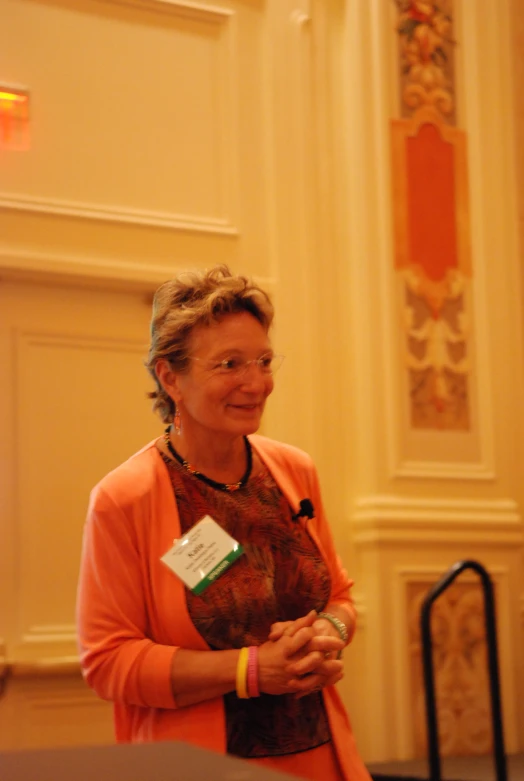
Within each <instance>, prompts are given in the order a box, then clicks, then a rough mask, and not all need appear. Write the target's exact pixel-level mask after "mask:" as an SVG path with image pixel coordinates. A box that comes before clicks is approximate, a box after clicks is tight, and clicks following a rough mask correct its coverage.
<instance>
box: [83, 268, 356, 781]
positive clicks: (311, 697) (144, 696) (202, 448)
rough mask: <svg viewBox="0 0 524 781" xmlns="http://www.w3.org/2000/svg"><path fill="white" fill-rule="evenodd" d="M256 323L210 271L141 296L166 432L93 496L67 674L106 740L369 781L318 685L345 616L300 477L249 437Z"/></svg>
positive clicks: (263, 349)
mask: <svg viewBox="0 0 524 781" xmlns="http://www.w3.org/2000/svg"><path fill="white" fill-rule="evenodd" d="M272 320H273V308H272V305H271V302H270V300H269V298H268V296H267V295H266V294H265V293H264V292H263V291H262V290H261V289H260V288H259V287H257V286H256V285H254V284H252V283H251V282H249V281H248V280H247V279H245V278H244V277H241V276H234V275H232V274H231V273H230V271H229V270H228V269H227V267H225V266H221V267H217V268H215V269H212V270H211V271H209V272H207V273H193V274H189V273H188V274H184V275H181V276H180V277H178V278H177V279H175V280H173V281H171V282H167V283H165V284H164V285H162V286H161V287H160V288H159V290H158V291H157V293H156V295H155V300H154V306H153V318H152V324H151V346H150V351H149V359H148V364H147V366H148V369H149V371H150V373H151V375H152V377H153V379H154V381H155V384H156V390H155V391H154V392H152V393H151V394H150V395H151V397H152V398H153V399H154V408H155V410H157V411H158V412H159V413H160V416H161V417H162V419H163V421H164V422H165V423H167V424H168V427H167V429H166V431H165V434H164V436H162V437H160V438H159V439H157V440H156V441H154V442H152V443H150V444H148V445H146V447H144V448H143V449H142V450H140V451H139V452H138V453H136V454H135V455H134V456H132V457H131V458H130V459H129V460H128V461H126V462H125V463H124V464H122V465H121V466H119V467H118V468H117V469H115V470H114V471H113V472H111V473H110V474H109V475H107V476H106V477H105V478H104V479H103V480H102V481H101V482H100V484H99V485H98V486H97V487H96V488H95V489H94V491H93V492H92V495H91V502H90V506H89V512H88V517H87V523H86V528H85V535H84V547H83V555H82V564H81V573H80V585H79V595H78V624H79V636H80V647H81V663H82V669H83V671H84V675H85V678H86V680H87V682H88V683H89V684H90V685H91V686H92V687H93V688H94V689H95V691H96V692H97V693H98V694H99V695H100V696H101V697H103V698H104V699H107V700H112V701H113V702H114V714H115V728H116V736H117V740H119V741H152V740H169V739H173V740H182V741H187V742H190V743H195V744H198V745H200V746H202V747H206V748H209V749H213V750H216V751H219V752H223V753H224V752H228V753H230V754H233V755H236V756H239V757H242V758H244V759H246V760H248V761H252V762H257V763H258V764H261V765H265V766H267V767H271V768H275V769H279V770H281V771H283V772H289V773H293V774H295V775H298V776H302V777H304V778H309V779H317V781H341V780H342V779H345V781H368V779H369V776H368V774H367V771H366V769H365V768H364V766H363V764H362V762H361V760H360V758H359V756H358V754H357V751H356V749H355V746H354V741H353V737H352V733H351V728H350V725H349V722H348V719H347V716H346V714H345V711H344V708H343V706H342V703H341V701H340V699H339V697H338V694H337V692H336V689H335V687H334V684H335V683H336V682H337V681H338V680H340V678H341V677H342V664H343V663H342V660H341V658H340V656H341V652H342V649H343V647H344V646H345V645H346V644H347V643H348V642H349V640H350V639H351V637H352V635H353V632H354V628H355V610H354V607H353V603H352V601H351V599H350V597H349V589H350V587H351V582H350V581H349V580H348V578H347V575H346V573H345V571H344V570H343V569H342V568H341V565H340V562H339V560H338V558H337V556H336V553H335V551H334V548H333V542H332V538H331V534H330V531H329V528H328V526H327V523H326V520H325V518H324V513H323V509H322V502H321V497H320V492H319V486H318V482H317V477H316V472H315V468H314V466H313V464H312V462H311V460H310V458H309V457H308V456H307V455H306V454H305V453H303V452H302V451H299V450H297V449H296V448H294V447H290V446H288V445H284V444H281V443H278V442H275V441H273V440H270V439H267V438H265V437H260V436H257V435H255V432H256V431H257V429H258V428H259V425H260V420H261V417H262V413H263V411H264V406H265V402H266V399H267V397H268V396H269V394H270V393H271V391H272V390H273V375H274V372H275V371H276V369H277V368H278V366H279V364H280V363H281V361H282V357H281V356H278V355H275V354H274V352H273V349H272V346H271V342H270V339H269V329H270V326H271V323H272Z"/></svg>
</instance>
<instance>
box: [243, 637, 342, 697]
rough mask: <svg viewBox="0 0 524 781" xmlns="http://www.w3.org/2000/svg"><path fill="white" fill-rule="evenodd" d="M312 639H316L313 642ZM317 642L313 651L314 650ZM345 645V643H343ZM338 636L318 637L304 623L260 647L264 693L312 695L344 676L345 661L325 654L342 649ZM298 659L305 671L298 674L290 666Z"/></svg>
mask: <svg viewBox="0 0 524 781" xmlns="http://www.w3.org/2000/svg"><path fill="white" fill-rule="evenodd" d="M312 641H313V642H312ZM311 644H313V645H314V650H310V649H311ZM342 645H343V644H342ZM340 646H341V641H340V640H339V639H337V638H336V637H328V636H325V637H318V636H316V635H315V631H314V629H313V628H312V627H308V626H304V627H302V628H300V629H298V631H296V632H295V633H294V634H293V636H292V637H289V636H288V635H286V634H283V635H282V636H281V637H280V638H279V639H278V640H276V641H274V640H273V641H268V642H266V643H263V645H261V646H259V648H258V680H259V688H260V691H261V692H263V693H265V694H299V696H304V695H306V694H310V693H311V692H312V691H315V690H316V689H318V688H321V687H322V686H324V685H326V684H327V683H332V682H335V680H338V679H339V677H341V676H342V662H339V661H337V660H335V659H327V658H326V654H328V655H329V654H332V652H333V651H337V652H338V651H339V650H340ZM297 662H300V667H301V669H302V670H303V671H304V674H302V675H300V676H297V675H294V674H292V673H290V671H289V668H290V666H291V667H292V666H293V665H294V664H296V663H297Z"/></svg>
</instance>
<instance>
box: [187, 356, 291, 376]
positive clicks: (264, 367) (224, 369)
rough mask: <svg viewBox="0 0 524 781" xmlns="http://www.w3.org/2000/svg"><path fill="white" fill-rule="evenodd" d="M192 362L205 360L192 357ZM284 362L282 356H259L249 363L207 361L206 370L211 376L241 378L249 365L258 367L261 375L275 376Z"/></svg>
mask: <svg viewBox="0 0 524 781" xmlns="http://www.w3.org/2000/svg"><path fill="white" fill-rule="evenodd" d="M191 360H193V361H205V360H206V359H205V358H196V357H193V358H192V359H191ZM283 360H284V356H283V355H273V354H268V355H261V356H260V358H252V359H251V360H250V361H246V360H244V358H224V359H223V360H222V361H207V363H208V366H207V368H208V370H209V371H211V372H213V374H224V375H226V376H228V377H243V376H244V375H245V374H247V371H248V369H249V367H250V366H251V364H255V365H256V366H258V368H259V369H260V371H261V372H262V374H275V372H276V371H277V370H278V369H280V367H281V366H282V362H283Z"/></svg>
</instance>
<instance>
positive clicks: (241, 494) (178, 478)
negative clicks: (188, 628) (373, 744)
mask: <svg viewBox="0 0 524 781" xmlns="http://www.w3.org/2000/svg"><path fill="white" fill-rule="evenodd" d="M162 457H163V459H164V461H165V463H166V465H167V467H168V470H169V474H170V478H171V482H172V485H173V489H174V492H175V499H176V503H177V506H178V512H179V515H180V524H181V530H182V534H185V532H187V531H188V530H189V529H190V528H191V527H192V526H193V525H194V524H195V523H197V522H198V521H199V520H200V519H201V518H202V517H203V516H204V515H210V516H211V517H212V518H213V519H214V520H215V521H216V522H217V523H218V524H219V525H220V526H221V527H222V528H223V529H225V531H227V533H228V534H230V535H231V537H233V538H234V539H235V540H237V541H238V542H239V543H241V545H242V546H243V547H244V553H243V555H242V556H241V557H240V558H239V559H238V560H237V561H236V562H234V563H233V564H232V565H231V567H230V568H229V569H227V570H226V571H225V572H224V573H223V574H222V575H220V577H219V578H217V580H216V581H214V582H213V583H212V584H211V585H210V586H208V587H207V588H206V589H205V590H204V591H203V592H202V593H201V594H200V595H198V596H197V595H195V594H193V593H192V592H191V591H189V590H187V592H186V596H187V606H188V610H189V614H190V616H191V619H192V621H193V623H194V624H195V626H196V628H197V630H198V631H199V632H200V634H201V635H202V637H203V638H204V639H205V641H206V642H207V644H208V645H209V646H210V648H212V649H213V650H224V649H228V648H242V647H243V646H250V645H261V644H262V643H264V642H265V641H266V640H267V637H268V634H269V630H270V627H271V624H273V623H274V622H275V621H289V620H294V619H297V618H300V617H301V616H304V615H306V613H308V612H309V611H310V610H313V609H314V610H317V611H320V610H322V609H323V608H324V607H325V605H326V604H327V602H328V599H329V594H330V589H331V581H330V576H329V572H328V569H327V567H326V565H325V563H324V561H323V559H322V557H321V556H320V554H319V551H318V549H317V547H316V545H315V544H314V542H313V541H312V539H311V537H310V536H309V534H308V533H307V531H306V530H305V528H304V527H303V526H302V524H301V523H299V522H297V521H294V520H293V518H292V510H291V508H290V506H289V504H288V502H287V500H286V499H285V497H284V496H283V494H282V493H281V491H280V489H279V487H278V486H277V484H276V483H275V481H274V479H273V477H272V476H271V474H270V473H269V471H268V469H267V468H266V467H265V466H264V467H263V468H262V471H260V472H258V473H257V474H256V475H254V476H252V477H251V478H250V479H249V481H248V482H247V484H246V485H245V486H244V487H243V488H241V489H240V490H238V491H234V492H224V491H219V490H216V489H214V488H212V487H210V486H208V485H207V484H206V483H204V482H203V481H202V480H199V479H198V478H197V477H195V476H194V475H192V474H190V473H189V472H187V471H186V470H185V469H184V468H183V467H182V466H181V465H180V464H179V463H177V462H176V461H172V460H171V459H170V458H168V457H167V456H166V455H164V454H162ZM224 705H225V714H226V725H227V751H228V753H229V754H235V755H237V756H240V757H264V756H281V755H284V754H295V753H297V752H300V751H306V750H308V749H312V748H316V747H317V746H321V745H323V744H324V743H327V742H329V741H330V740H331V735H330V732H329V725H328V721H327V716H326V713H325V710H324V705H323V701H322V696H321V694H320V692H314V693H312V694H310V695H308V696H306V697H302V698H300V699H295V697H294V696H293V695H280V696H274V695H267V694H262V695H261V696H260V697H257V698H253V699H247V700H244V699H239V698H238V697H237V696H236V693H235V692H231V693H229V694H226V695H225V696H224Z"/></svg>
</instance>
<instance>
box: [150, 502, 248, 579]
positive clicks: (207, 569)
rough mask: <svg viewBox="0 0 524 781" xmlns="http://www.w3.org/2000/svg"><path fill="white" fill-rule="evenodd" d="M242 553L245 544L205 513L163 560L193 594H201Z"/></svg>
mask: <svg viewBox="0 0 524 781" xmlns="http://www.w3.org/2000/svg"><path fill="white" fill-rule="evenodd" d="M243 552H244V549H243V547H242V545H240V543H239V542H237V541H236V540H235V539H233V537H231V536H230V535H229V534H228V533H227V532H225V531H224V529H222V528H221V527H220V526H219V525H218V523H217V522H216V521H214V520H213V518H211V516H210V515H206V516H204V518H202V519H201V520H200V521H198V523H196V524H195V525H194V526H193V528H192V529H190V530H189V531H188V532H187V533H186V534H184V536H183V537H181V538H180V539H179V540H177V541H176V542H175V544H174V545H173V547H172V548H171V549H170V550H168V552H167V553H166V554H164V556H162V557H161V561H163V562H164V564H167V566H168V567H169V569H170V570H172V571H173V572H174V573H175V575H177V576H178V577H179V578H180V580H181V581H182V582H183V583H185V585H186V586H187V587H188V588H189V589H191V591H192V592H193V594H201V593H202V591H204V589H205V588H207V586H209V584H210V583H213V581H214V580H216V579H217V578H218V577H219V575H221V574H222V573H223V572H225V571H226V569H228V567H230V566H231V564H232V563H233V562H234V561H236V560H237V559H238V558H239V556H241V555H242V554H243Z"/></svg>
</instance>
